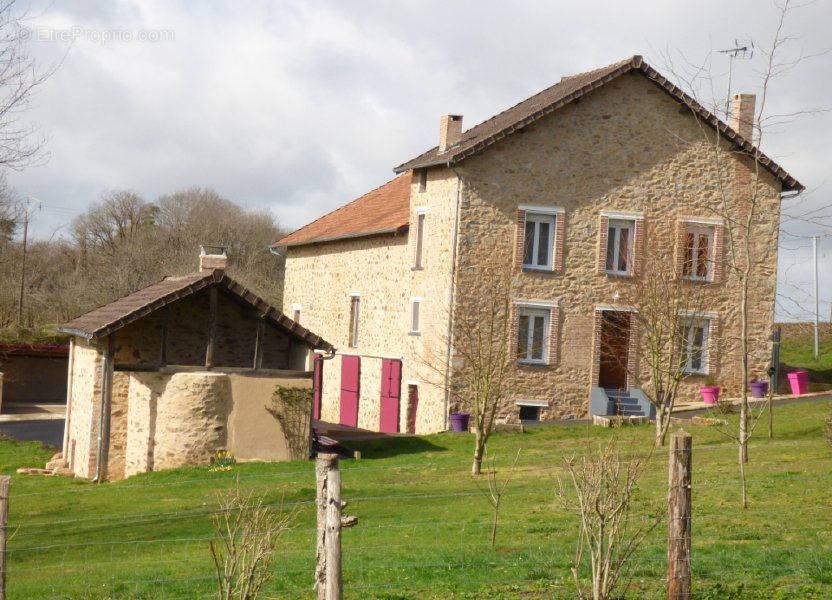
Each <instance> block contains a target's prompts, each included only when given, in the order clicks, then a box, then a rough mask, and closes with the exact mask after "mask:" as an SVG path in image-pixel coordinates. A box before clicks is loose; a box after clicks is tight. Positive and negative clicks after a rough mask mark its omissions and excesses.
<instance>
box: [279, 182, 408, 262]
mask: <svg viewBox="0 0 832 600" xmlns="http://www.w3.org/2000/svg"><path fill="white" fill-rule="evenodd" d="M405 170H408V169H405ZM407 229H408V225H407V224H405V225H399V226H398V227H387V228H385V229H375V230H373V231H358V232H355V233H344V234H342V235H333V236H329V237H319V238H313V239H311V240H302V241H299V242H288V243H287V242H282V241H277V242H275V243H274V244H272V248H296V247H298V246H310V245H312V244H325V243H327V242H339V241H341V240H352V239H356V238H363V237H372V236H376V235H395V234H400V233H404V232H405V231H407Z"/></svg>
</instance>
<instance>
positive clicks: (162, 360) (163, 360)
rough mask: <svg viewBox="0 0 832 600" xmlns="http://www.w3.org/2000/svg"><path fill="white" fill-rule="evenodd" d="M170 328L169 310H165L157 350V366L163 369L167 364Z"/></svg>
mask: <svg viewBox="0 0 832 600" xmlns="http://www.w3.org/2000/svg"><path fill="white" fill-rule="evenodd" d="M169 326H170V309H169V308H166V309H165V310H164V311H163V312H162V342H161V346H162V347H161V348H160V349H159V366H161V367H164V366H165V365H166V364H168V327H169Z"/></svg>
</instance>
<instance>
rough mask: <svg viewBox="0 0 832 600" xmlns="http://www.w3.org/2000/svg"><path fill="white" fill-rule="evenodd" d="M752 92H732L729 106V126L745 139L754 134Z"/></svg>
mask: <svg viewBox="0 0 832 600" xmlns="http://www.w3.org/2000/svg"><path fill="white" fill-rule="evenodd" d="M756 101H757V97H756V96H755V95H754V94H734V97H733V98H732V106H731V127H732V128H733V130H734V131H736V132H737V133H739V134H740V135H741V136H742V137H744V138H745V139H746V140H747V141H749V142H750V141H752V138H753V135H754V105H755V103H756Z"/></svg>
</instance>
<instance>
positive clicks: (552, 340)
mask: <svg viewBox="0 0 832 600" xmlns="http://www.w3.org/2000/svg"><path fill="white" fill-rule="evenodd" d="M559 336H560V311H559V310H558V307H557V306H553V307H552V308H550V309H549V355H548V357H547V361H546V363H547V364H548V365H556V364H557V363H558V337H559Z"/></svg>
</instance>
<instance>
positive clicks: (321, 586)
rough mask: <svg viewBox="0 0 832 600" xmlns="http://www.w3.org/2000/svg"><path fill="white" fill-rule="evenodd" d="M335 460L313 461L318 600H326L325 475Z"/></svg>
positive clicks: (325, 457) (331, 456)
mask: <svg viewBox="0 0 832 600" xmlns="http://www.w3.org/2000/svg"><path fill="white" fill-rule="evenodd" d="M333 460H337V457H336V455H334V454H318V457H317V459H316V460H315V505H316V507H317V510H318V512H317V524H318V527H317V533H316V537H315V540H316V544H315V545H316V549H315V557H316V559H317V562H316V565H315V589H316V590H317V597H318V600H326V506H327V475H328V474H329V471H330V468H331V467H332V461H333Z"/></svg>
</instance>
